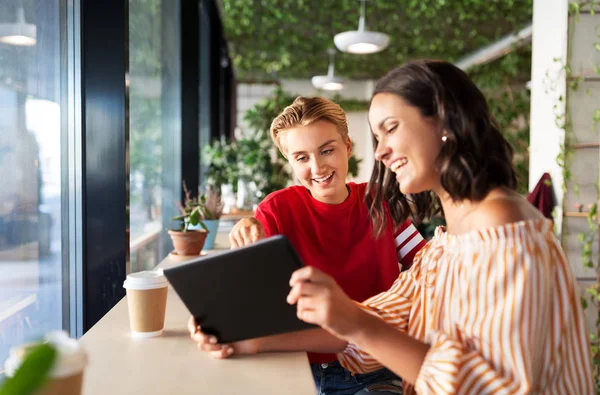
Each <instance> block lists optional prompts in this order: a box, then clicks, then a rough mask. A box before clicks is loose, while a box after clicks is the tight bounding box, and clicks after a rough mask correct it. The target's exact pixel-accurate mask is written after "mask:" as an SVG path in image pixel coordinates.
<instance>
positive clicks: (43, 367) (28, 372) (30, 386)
mask: <svg viewBox="0 0 600 395" xmlns="http://www.w3.org/2000/svg"><path fill="white" fill-rule="evenodd" d="M55 359H56V349H55V348H54V347H53V346H51V345H49V344H39V345H36V346H33V347H32V348H30V349H29V350H27V353H26V356H25V358H24V360H23V362H22V363H21V366H20V367H19V368H18V369H17V371H16V372H15V375H14V376H13V377H9V378H7V379H6V381H4V383H3V385H2V387H1V388H0V395H24V394H33V393H34V391H36V390H37V389H39V388H40V387H41V386H42V385H43V384H44V382H45V381H46V378H47V375H48V373H49V372H50V369H51V368H52V364H53V363H54V360H55Z"/></svg>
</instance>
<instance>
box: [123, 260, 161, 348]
mask: <svg viewBox="0 0 600 395" xmlns="http://www.w3.org/2000/svg"><path fill="white" fill-rule="evenodd" d="M123 287H125V289H126V290H127V306H128V308H129V326H130V328H131V334H132V336H133V337H134V338H148V337H155V336H160V335H161V334H162V331H163V328H164V326H165V310H166V308H167V291H168V282H167V279H166V277H165V276H164V274H163V272H162V270H160V269H159V270H149V271H143V272H137V273H131V274H128V275H127V279H126V280H125V283H124V284H123Z"/></svg>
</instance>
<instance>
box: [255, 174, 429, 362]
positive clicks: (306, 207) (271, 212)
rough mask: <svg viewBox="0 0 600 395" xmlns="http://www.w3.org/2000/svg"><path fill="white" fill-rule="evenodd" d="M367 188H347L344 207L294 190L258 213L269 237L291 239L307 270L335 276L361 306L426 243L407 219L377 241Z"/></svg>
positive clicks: (319, 357)
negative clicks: (368, 208)
mask: <svg viewBox="0 0 600 395" xmlns="http://www.w3.org/2000/svg"><path fill="white" fill-rule="evenodd" d="M366 186H367V184H365V183H363V184H355V183H349V184H348V187H349V188H350V195H349V196H348V198H347V199H346V200H345V201H344V202H343V203H340V204H326V203H322V202H319V201H318V200H316V199H314V198H313V197H312V196H311V194H310V193H309V191H308V189H306V188H305V187H303V186H292V187H289V188H286V189H283V190H280V191H277V192H274V193H272V194H270V195H269V196H267V197H266V198H265V200H263V201H262V203H260V204H259V205H258V208H257V210H256V214H255V217H256V219H258V220H259V221H260V223H261V224H262V225H263V227H264V228H265V233H266V235H267V236H273V235H276V234H283V235H285V236H287V237H288V238H289V240H290V242H291V243H292V245H293V246H294V247H295V248H296V250H297V251H298V254H299V255H300V257H301V258H302V260H303V262H304V264H305V265H310V266H314V267H316V268H318V269H320V270H322V271H323V272H325V273H327V274H329V275H330V276H332V277H333V278H334V279H335V280H336V281H337V283H338V284H339V285H340V287H342V289H343V290H344V292H346V294H348V296H350V297H351V298H352V299H354V300H356V301H359V302H362V301H364V300H365V299H368V298H370V297H371V296H373V295H376V294H378V293H380V292H383V291H386V290H388V289H389V288H390V287H391V285H392V283H393V282H394V281H395V280H396V279H397V278H398V275H399V273H400V266H399V263H400V264H401V265H402V266H404V267H408V266H410V265H411V264H412V260H413V258H414V256H415V254H416V253H417V251H419V250H420V249H421V248H422V247H423V246H424V245H425V243H426V242H425V240H424V239H423V237H422V236H421V235H420V234H419V232H418V231H417V229H416V228H415V227H414V225H413V224H412V223H411V222H410V221H409V220H407V221H406V222H405V223H404V224H402V225H401V226H400V227H399V228H398V229H396V230H394V227H393V224H392V222H391V220H390V221H388V226H387V228H386V230H385V232H384V234H383V235H381V236H380V237H379V238H378V239H375V238H374V236H373V233H372V225H371V219H370V217H369V213H368V210H367V205H366V204H365V202H364V196H365V191H366ZM388 219H389V218H388ZM308 357H309V360H310V362H311V363H324V362H332V361H335V360H336V356H335V355H334V354H316V353H308Z"/></svg>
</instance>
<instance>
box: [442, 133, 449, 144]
mask: <svg viewBox="0 0 600 395" xmlns="http://www.w3.org/2000/svg"><path fill="white" fill-rule="evenodd" d="M446 140H448V136H446V135H443V136H442V141H443V142H444V143H445V142H446Z"/></svg>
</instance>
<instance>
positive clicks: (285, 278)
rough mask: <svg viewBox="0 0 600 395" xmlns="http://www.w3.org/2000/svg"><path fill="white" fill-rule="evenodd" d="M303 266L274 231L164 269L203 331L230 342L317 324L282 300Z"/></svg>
mask: <svg viewBox="0 0 600 395" xmlns="http://www.w3.org/2000/svg"><path fill="white" fill-rule="evenodd" d="M302 266H303V264H302V261H301V260H300V257H299V256H298V254H297V253H296V250H295V249H294V247H293V246H292V245H291V244H290V242H289V240H288V239H287V237H285V236H282V235H278V236H273V237H269V238H267V239H263V240H260V241H258V242H256V243H254V244H250V245H247V246H244V247H240V248H236V249H233V250H229V251H226V252H223V253H220V254H218V255H214V256H210V255H209V256H206V257H201V258H195V259H194V260H192V261H189V262H188V263H185V264H183V265H181V266H177V267H174V268H171V269H165V270H164V273H165V276H166V277H167V279H168V280H169V282H170V283H171V285H172V286H173V288H174V289H175V292H177V294H178V295H179V297H180V298H181V300H182V301H183V303H184V304H185V306H186V307H187V308H188V310H189V311H190V312H191V314H192V316H194V318H195V319H196V322H197V323H198V324H199V325H200V326H201V327H202V331H203V332H204V333H206V334H210V335H215V336H216V337H217V339H218V340H219V343H231V342H235V341H239V340H245V339H252V338H256V337H262V336H268V335H275V334H279V333H286V332H294V331H298V330H303V329H308V328H314V327H315V326H314V325H311V324H307V323H305V322H304V321H301V320H300V319H299V318H298V317H297V316H296V306H295V305H289V304H288V303H287V302H286V297H287V295H288V293H289V292H290V285H289V281H290V277H291V275H292V273H293V272H294V271H295V270H297V269H299V268H301V267H302Z"/></svg>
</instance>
